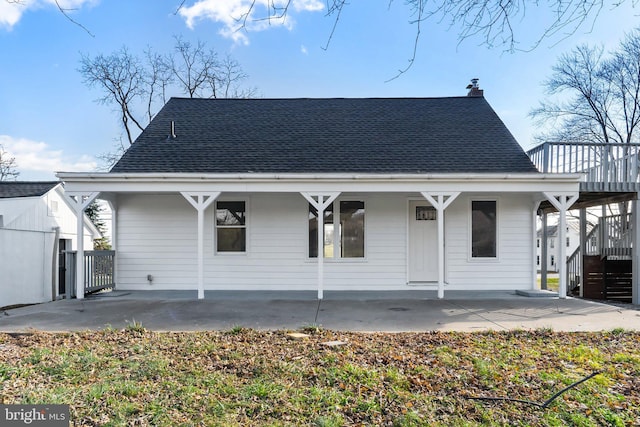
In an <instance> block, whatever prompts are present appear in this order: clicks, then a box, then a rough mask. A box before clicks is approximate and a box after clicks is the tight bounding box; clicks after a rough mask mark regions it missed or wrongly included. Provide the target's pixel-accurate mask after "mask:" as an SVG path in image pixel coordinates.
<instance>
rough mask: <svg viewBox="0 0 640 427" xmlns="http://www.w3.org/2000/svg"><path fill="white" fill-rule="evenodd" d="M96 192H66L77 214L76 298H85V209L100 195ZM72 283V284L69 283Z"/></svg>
mask: <svg viewBox="0 0 640 427" xmlns="http://www.w3.org/2000/svg"><path fill="white" fill-rule="evenodd" d="M98 194H100V193H98V192H94V193H66V194H65V197H66V198H67V200H68V201H69V202H70V204H71V206H73V210H74V212H75V214H76V240H77V244H76V248H77V250H76V298H77V299H83V298H84V210H85V209H86V208H87V206H89V205H90V204H91V202H93V201H94V200H95V198H96V197H98ZM69 285H71V284H69Z"/></svg>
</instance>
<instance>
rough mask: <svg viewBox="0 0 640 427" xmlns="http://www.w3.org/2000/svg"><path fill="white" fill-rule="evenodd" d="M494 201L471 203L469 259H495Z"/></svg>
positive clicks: (496, 248) (496, 239)
mask: <svg viewBox="0 0 640 427" xmlns="http://www.w3.org/2000/svg"><path fill="white" fill-rule="evenodd" d="M497 211H498V209H497V202H496V201H495V200H473V201H472V202H471V257H472V258H474V259H478V258H497V256H498V222H497V216H498V215H497Z"/></svg>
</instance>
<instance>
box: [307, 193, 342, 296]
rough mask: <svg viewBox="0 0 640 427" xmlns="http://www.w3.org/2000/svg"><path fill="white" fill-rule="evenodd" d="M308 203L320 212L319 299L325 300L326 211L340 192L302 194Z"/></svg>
mask: <svg viewBox="0 0 640 427" xmlns="http://www.w3.org/2000/svg"><path fill="white" fill-rule="evenodd" d="M300 194H301V195H302V197H304V198H305V199H306V200H307V202H309V203H310V204H311V206H313V207H314V208H315V209H316V211H317V212H318V299H323V298H324V211H325V209H327V208H328V207H329V205H330V204H331V203H333V202H334V201H335V200H336V199H337V198H338V196H339V195H340V193H339V192H327V193H309V192H301V193H300Z"/></svg>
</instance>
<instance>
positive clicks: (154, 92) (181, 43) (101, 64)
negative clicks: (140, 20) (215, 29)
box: [78, 37, 257, 166]
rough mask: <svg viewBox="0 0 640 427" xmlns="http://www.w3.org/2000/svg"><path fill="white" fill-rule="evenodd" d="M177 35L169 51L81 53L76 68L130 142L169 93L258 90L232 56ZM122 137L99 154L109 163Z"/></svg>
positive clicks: (240, 94)
mask: <svg viewBox="0 0 640 427" xmlns="http://www.w3.org/2000/svg"><path fill="white" fill-rule="evenodd" d="M175 40H176V44H175V47H174V50H173V51H172V52H171V53H168V54H161V53H158V52H156V51H154V50H153V49H151V48H147V49H146V51H145V52H144V55H143V56H142V57H138V56H136V55H134V54H132V53H131V52H130V51H129V50H128V49H127V48H126V47H122V48H121V49H119V50H118V51H116V52H114V53H112V54H110V55H103V54H100V55H97V56H95V57H90V56H88V55H82V56H81V59H80V68H79V69H78V71H79V72H80V74H81V75H82V77H83V81H84V83H85V84H86V85H87V86H88V87H92V88H97V89H98V90H99V91H100V92H101V93H102V96H101V97H100V98H98V99H97V101H98V102H100V103H102V104H106V105H113V106H115V109H116V111H117V112H118V116H119V117H120V123H121V124H122V127H123V131H124V133H125V135H126V140H127V141H128V143H129V145H131V144H133V141H134V139H135V136H136V134H137V133H139V132H141V131H142V130H143V129H144V127H145V126H146V125H147V124H148V123H149V122H150V121H151V120H152V119H153V117H154V115H155V113H156V111H157V109H159V108H160V107H161V106H162V105H164V104H165V103H166V101H167V98H168V97H169V96H171V95H182V96H185V95H186V96H189V97H191V98H193V97H204V98H218V97H224V98H248V97H251V96H255V94H256V92H257V91H256V89H253V88H244V87H243V86H242V84H243V83H244V81H245V80H246V79H247V78H248V76H247V75H246V74H245V73H244V71H243V70H242V67H241V66H240V64H239V63H238V62H237V61H235V60H234V59H233V58H231V57H230V56H226V57H224V58H223V59H219V58H218V54H217V53H216V52H215V51H214V50H213V49H209V48H208V47H207V45H206V44H205V43H204V42H201V41H198V42H197V43H196V44H191V43H190V42H188V41H185V40H184V39H182V38H181V37H175ZM122 140H123V138H120V139H119V144H118V145H117V147H116V149H115V152H109V153H105V154H103V155H101V156H99V157H100V158H101V159H102V160H103V162H104V163H105V164H107V165H108V166H111V165H113V164H114V163H115V162H116V161H117V160H118V158H119V157H120V156H121V154H122V153H123V152H124V151H125V146H124V145H125V144H123V143H122Z"/></svg>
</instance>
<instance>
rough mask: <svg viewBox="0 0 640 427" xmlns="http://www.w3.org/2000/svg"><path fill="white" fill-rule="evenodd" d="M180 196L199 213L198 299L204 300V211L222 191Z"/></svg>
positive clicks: (184, 193) (184, 192)
mask: <svg viewBox="0 0 640 427" xmlns="http://www.w3.org/2000/svg"><path fill="white" fill-rule="evenodd" d="M180 194H182V196H183V197H184V198H185V199H187V202H189V203H190V204H191V206H193V207H194V208H196V210H197V211H198V299H204V211H205V210H207V208H208V207H209V206H210V205H211V203H213V202H214V201H215V200H216V199H217V198H218V196H220V191H209V192H187V191H181V192H180Z"/></svg>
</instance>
